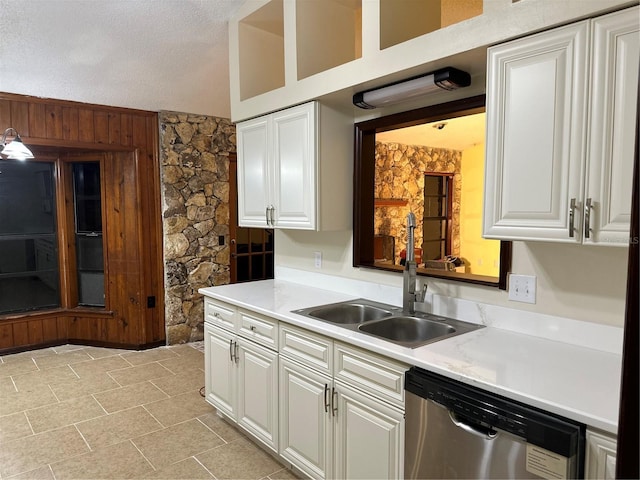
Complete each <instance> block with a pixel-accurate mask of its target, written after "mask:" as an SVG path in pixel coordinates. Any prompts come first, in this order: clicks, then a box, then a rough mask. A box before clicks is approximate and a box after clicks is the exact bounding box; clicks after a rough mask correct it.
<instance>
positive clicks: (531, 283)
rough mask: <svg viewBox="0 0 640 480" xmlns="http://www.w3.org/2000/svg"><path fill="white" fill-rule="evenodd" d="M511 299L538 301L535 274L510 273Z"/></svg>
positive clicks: (527, 301) (526, 301)
mask: <svg viewBox="0 0 640 480" xmlns="http://www.w3.org/2000/svg"><path fill="white" fill-rule="evenodd" d="M509 300H513V301H514V302H523V303H536V277H535V276H534V275H514V274H511V275H509Z"/></svg>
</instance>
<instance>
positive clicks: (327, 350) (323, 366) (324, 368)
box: [280, 324, 333, 375]
mask: <svg viewBox="0 0 640 480" xmlns="http://www.w3.org/2000/svg"><path fill="white" fill-rule="evenodd" d="M280 353H281V354H283V355H286V356H288V357H289V358H292V359H294V360H297V361H298V362H300V363H302V364H303V365H306V366H308V367H311V368H314V369H316V370H318V371H320V372H323V373H326V374H328V375H331V371H332V364H333V355H332V353H333V341H332V340H331V339H329V338H327V337H324V336H322V335H318V334H316V333H313V332H309V331H307V330H302V329H299V328H296V327H293V326H291V325H285V324H280Z"/></svg>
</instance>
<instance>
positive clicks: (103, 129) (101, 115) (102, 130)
mask: <svg viewBox="0 0 640 480" xmlns="http://www.w3.org/2000/svg"><path fill="white" fill-rule="evenodd" d="M93 128H94V129H95V142H96V143H109V114H107V113H106V112H102V111H100V110H94V112H93Z"/></svg>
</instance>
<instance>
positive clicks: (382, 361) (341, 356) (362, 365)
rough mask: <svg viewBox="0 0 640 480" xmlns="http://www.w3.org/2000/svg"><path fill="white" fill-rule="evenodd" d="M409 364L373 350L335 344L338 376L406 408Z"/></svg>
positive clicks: (339, 379)
mask: <svg viewBox="0 0 640 480" xmlns="http://www.w3.org/2000/svg"><path fill="white" fill-rule="evenodd" d="M408 369H409V367H408V366H407V365H404V364H402V363H398V362H394V361H393V360H390V359H387V358H384V357H380V356H378V355H375V354H372V353H370V352H365V351H363V350H360V349H357V348H354V347H350V346H348V345H344V344H342V343H338V342H336V344H335V370H334V378H335V379H336V380H337V381H339V382H343V383H346V384H348V385H351V386H354V387H358V388H359V389H361V390H364V391H365V392H368V393H370V394H372V395H374V396H376V397H378V398H380V399H383V400H386V401H388V402H390V403H392V404H393V405H396V406H398V407H400V408H402V409H403V410H404V374H405V372H406V371H407V370H408Z"/></svg>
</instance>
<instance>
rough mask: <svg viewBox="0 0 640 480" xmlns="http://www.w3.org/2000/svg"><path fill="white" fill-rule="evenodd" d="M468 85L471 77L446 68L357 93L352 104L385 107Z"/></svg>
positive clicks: (367, 107) (368, 107) (362, 106)
mask: <svg viewBox="0 0 640 480" xmlns="http://www.w3.org/2000/svg"><path fill="white" fill-rule="evenodd" d="M469 85H471V75H469V74H468V73H467V72H463V71H462V70H458V69H456V68H453V67H447V68H443V69H441V70H436V71H435V72H432V73H428V74H426V75H421V76H419V77H414V78H410V79H408V80H402V81H400V82H396V83H392V84H390V85H386V86H384V87H379V88H374V89H373V90H367V91H365V92H358V93H356V94H355V95H354V96H353V104H354V105H355V106H357V107H360V108H365V109H371V108H377V107H386V106H387V105H391V104H394V103H399V102H404V101H407V100H411V99H413V98H416V97H419V96H422V95H428V94H430V93H434V92H439V91H441V90H456V89H458V88H462V87H468V86H469Z"/></svg>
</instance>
